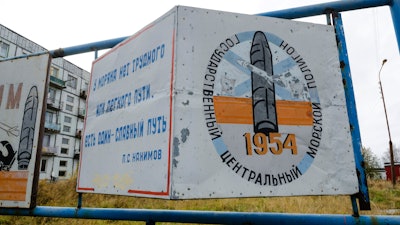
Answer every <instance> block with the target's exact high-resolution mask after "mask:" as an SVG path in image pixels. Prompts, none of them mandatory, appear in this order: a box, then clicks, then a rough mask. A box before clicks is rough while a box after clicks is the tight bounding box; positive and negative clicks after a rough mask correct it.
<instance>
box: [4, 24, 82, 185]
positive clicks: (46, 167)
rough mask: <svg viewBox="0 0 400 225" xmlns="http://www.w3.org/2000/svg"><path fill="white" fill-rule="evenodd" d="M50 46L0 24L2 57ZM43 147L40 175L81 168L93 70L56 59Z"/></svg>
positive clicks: (66, 175)
mask: <svg viewBox="0 0 400 225" xmlns="http://www.w3.org/2000/svg"><path fill="white" fill-rule="evenodd" d="M44 51H46V49H45V48H44V47H42V46H40V45H38V44H36V43H34V42H32V41H30V40H29V39H27V38H25V37H23V36H21V35H19V34H18V33H16V32H14V31H12V30H10V29H8V28H7V27H5V26H3V25H1V24H0V59H5V58H11V57H14V56H20V55H27V54H31V53H37V52H44ZM49 76H50V77H49V88H48V95H47V100H46V101H47V109H46V116H45V121H44V128H45V133H44V135H43V148H42V151H41V163H40V179H66V178H70V177H71V176H72V175H74V173H75V172H76V171H77V168H78V163H79V153H80V143H81V135H82V132H83V125H84V123H83V122H84V117H85V115H86V112H85V110H86V97H87V90H88V84H89V79H90V73H89V72H88V71H85V70H83V69H81V68H79V67H78V66H76V65H74V64H72V63H71V62H69V61H67V60H65V59H63V58H56V59H52V62H51V67H50V72H49Z"/></svg>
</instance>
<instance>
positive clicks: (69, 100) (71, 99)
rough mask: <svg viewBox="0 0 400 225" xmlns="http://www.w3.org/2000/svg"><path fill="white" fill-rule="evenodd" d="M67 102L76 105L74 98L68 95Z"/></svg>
mask: <svg viewBox="0 0 400 225" xmlns="http://www.w3.org/2000/svg"><path fill="white" fill-rule="evenodd" d="M67 102H70V103H74V97H73V96H70V95H67Z"/></svg>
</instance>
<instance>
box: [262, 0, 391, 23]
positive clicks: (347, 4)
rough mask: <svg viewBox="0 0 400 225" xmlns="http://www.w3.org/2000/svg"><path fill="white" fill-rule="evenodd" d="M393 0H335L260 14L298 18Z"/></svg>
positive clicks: (382, 3)
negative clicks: (333, 0)
mask: <svg viewBox="0 0 400 225" xmlns="http://www.w3.org/2000/svg"><path fill="white" fill-rule="evenodd" d="M391 3H392V1H391V0H352V1H335V2H328V3H321V4H316V5H309V6H303V7H297V8H291V9H284V10H277V11H273V12H265V13H259V14H257V15H259V16H270V17H277V18H283V19H296V18H303V17H309V16H318V15H323V14H327V13H331V12H345V11H351V10H357V9H365V8H372V7H379V6H385V5H390V4H391Z"/></svg>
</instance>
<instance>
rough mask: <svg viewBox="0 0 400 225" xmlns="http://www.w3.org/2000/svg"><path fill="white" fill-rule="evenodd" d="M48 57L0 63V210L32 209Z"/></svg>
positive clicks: (40, 56)
mask: <svg viewBox="0 0 400 225" xmlns="http://www.w3.org/2000/svg"><path fill="white" fill-rule="evenodd" d="M49 62H50V56H49V54H43V55H39V56H32V57H28V58H21V59H14V60H8V61H2V62H0V77H1V81H0V207H18V208H29V207H33V206H34V204H35V198H36V192H35V191H36V189H37V187H35V184H36V185H37V179H39V177H38V173H37V171H38V167H37V166H36V164H37V162H38V160H37V157H39V155H38V149H40V148H38V143H39V133H40V130H41V123H40V121H41V116H42V113H43V99H44V93H45V89H46V82H47V80H46V77H47V74H48V67H49Z"/></svg>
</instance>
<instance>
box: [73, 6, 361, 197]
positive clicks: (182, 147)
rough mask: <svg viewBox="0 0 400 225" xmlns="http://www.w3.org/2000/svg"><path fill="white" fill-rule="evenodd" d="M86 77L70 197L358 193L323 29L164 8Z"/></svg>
mask: <svg viewBox="0 0 400 225" xmlns="http://www.w3.org/2000/svg"><path fill="white" fill-rule="evenodd" d="M92 76H93V77H92V82H91V92H90V93H89V97H88V107H89V108H88V118H87V121H86V128H85V137H84V147H83V151H82V156H81V160H82V162H81V169H80V176H79V178H78V181H79V183H78V188H77V189H78V191H83V192H85V191H87V192H96V193H110V194H122V195H135V196H149V197H163V198H171V199H186V198H221V197H249V196H288V195H334V194H353V193H356V192H358V182H357V176H356V172H355V164H354V155H353V150H352V143H351V136H350V130H349V122H348V117H347V109H346V100H345V97H344V90H343V84H342V81H341V80H342V78H341V72H340V67H339V60H338V53H337V46H336V41H335V34H334V29H333V27H330V26H324V25H316V24H310V23H301V22H295V21H289V20H282V19H275V18H267V17H259V16H249V15H242V14H235V13H227V12H220V11H213V10H205V9H198V8H190V7H181V6H180V7H175V8H174V9H173V10H171V11H170V12H169V13H167V14H166V15H164V16H163V17H161V18H160V19H158V20H157V21H155V22H154V23H152V24H151V25H149V26H148V27H146V28H144V29H143V30H142V31H140V32H139V33H137V34H135V35H134V36H132V37H131V38H130V39H129V40H126V41H124V42H123V43H121V44H120V45H118V46H117V47H115V48H114V49H112V50H111V51H110V52H109V53H107V54H106V55H105V56H103V57H102V58H100V59H99V60H97V61H95V62H94V64H93V71H92ZM110 105H111V106H110ZM113 107H114V108H113ZM121 138H122V141H121Z"/></svg>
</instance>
